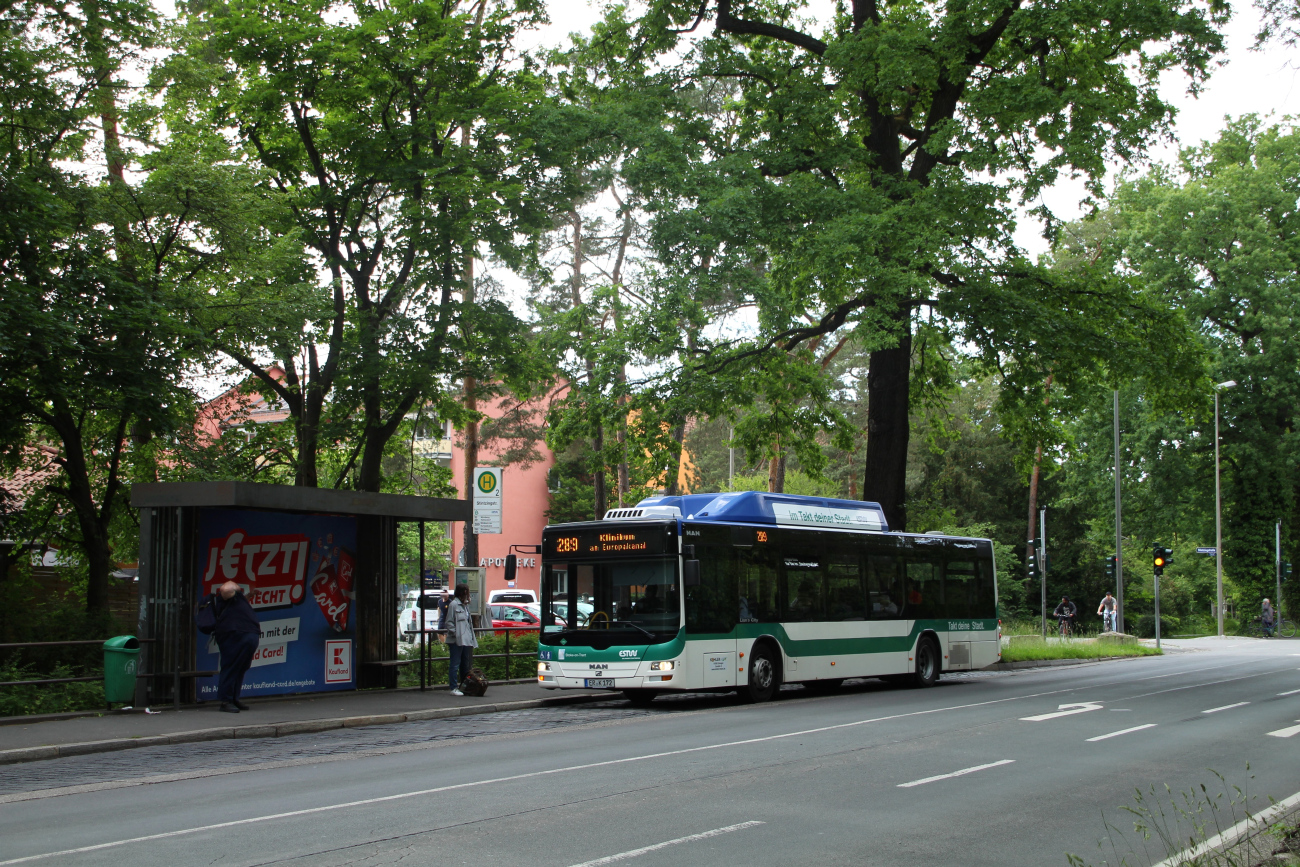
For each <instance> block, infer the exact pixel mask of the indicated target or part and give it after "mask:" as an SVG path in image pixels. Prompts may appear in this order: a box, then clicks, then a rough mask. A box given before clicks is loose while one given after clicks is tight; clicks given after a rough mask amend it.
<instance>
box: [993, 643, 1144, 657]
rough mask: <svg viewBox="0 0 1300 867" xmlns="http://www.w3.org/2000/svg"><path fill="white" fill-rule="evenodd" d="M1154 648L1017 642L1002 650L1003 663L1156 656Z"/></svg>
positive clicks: (1128, 645)
mask: <svg viewBox="0 0 1300 867" xmlns="http://www.w3.org/2000/svg"><path fill="white" fill-rule="evenodd" d="M1158 654H1159V651H1158V650H1156V649H1155V648H1154V647H1142V646H1141V645H1137V644H1113V643H1106V642H1098V641H1067V642H1059V643H1047V642H1041V641H1038V642H1034V641H1015V642H1012V643H1011V644H1009V645H1007V646H1006V647H1004V648H1002V661H1003V662H1027V661H1030V660H1037V659H1100V658H1101V657H1105V656H1156V655H1158Z"/></svg>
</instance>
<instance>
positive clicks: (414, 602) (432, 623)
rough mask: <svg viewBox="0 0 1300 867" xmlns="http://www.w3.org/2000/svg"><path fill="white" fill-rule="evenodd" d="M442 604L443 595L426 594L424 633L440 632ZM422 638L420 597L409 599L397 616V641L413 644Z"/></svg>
mask: <svg viewBox="0 0 1300 867" xmlns="http://www.w3.org/2000/svg"><path fill="white" fill-rule="evenodd" d="M441 602H442V594H441V593H432V592H430V593H425V594H424V631H425V632H426V633H430V634H432V633H434V632H437V631H438V605H439V604H440V603H441ZM419 636H420V597H418V596H416V597H415V598H413V599H408V600H407V601H406V604H405V606H404V607H403V608H402V610H401V611H400V612H399V613H398V615H397V640H398V641H399V642H400V641H405V642H407V643H408V644H412V643H414V642H415V641H416V639H417V638H419Z"/></svg>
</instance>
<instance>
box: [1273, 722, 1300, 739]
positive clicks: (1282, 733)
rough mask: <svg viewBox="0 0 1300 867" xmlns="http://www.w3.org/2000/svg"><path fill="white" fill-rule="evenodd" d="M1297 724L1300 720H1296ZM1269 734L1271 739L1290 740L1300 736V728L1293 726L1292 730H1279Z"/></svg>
mask: <svg viewBox="0 0 1300 867" xmlns="http://www.w3.org/2000/svg"><path fill="white" fill-rule="evenodd" d="M1296 722H1300V720H1296ZM1268 734H1269V737H1274V738H1289V737H1293V736H1295V735H1300V726H1291V727H1290V728H1285V729H1278V730H1277V731H1275V732H1269V733H1268Z"/></svg>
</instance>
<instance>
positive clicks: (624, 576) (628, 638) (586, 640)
mask: <svg viewBox="0 0 1300 867" xmlns="http://www.w3.org/2000/svg"><path fill="white" fill-rule="evenodd" d="M542 606H543V609H544V610H545V611H546V612H547V613H548V615H549V616H547V617H545V618H544V619H543V624H544V625H543V634H542V643H544V644H558V643H559V641H560V639H561V638H563V639H564V640H565V643H567V644H582V645H587V644H593V645H594V644H596V643H601V644H606V645H608V644H622V643H626V644H655V643H659V642H663V641H667V640H668V639H670V638H672V637H673V636H675V635H676V634H677V631H678V629H679V628H680V627H681V594H680V592H679V591H678V581H677V564H676V561H675V560H674V559H670V558H666V557H665V558H656V559H644V560H641V559H638V560H628V559H618V560H610V561H605V562H601V561H597V562H583V563H548V564H546V568H545V570H544V573H543V578H542ZM566 615H567V616H566ZM627 633H631V634H627Z"/></svg>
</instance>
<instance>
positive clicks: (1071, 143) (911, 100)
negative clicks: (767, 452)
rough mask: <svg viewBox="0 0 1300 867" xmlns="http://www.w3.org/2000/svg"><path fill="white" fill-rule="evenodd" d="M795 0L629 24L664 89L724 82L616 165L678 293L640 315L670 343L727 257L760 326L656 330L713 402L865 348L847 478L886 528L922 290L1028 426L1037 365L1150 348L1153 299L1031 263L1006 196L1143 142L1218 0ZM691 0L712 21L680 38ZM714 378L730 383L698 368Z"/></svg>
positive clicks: (704, 91) (690, 387)
mask: <svg viewBox="0 0 1300 867" xmlns="http://www.w3.org/2000/svg"><path fill="white" fill-rule="evenodd" d="M809 12H810V10H806V9H805V8H804V7H803V6H802V4H777V3H767V2H761V0H756V2H744V3H735V2H733V0H703V2H701V3H698V4H697V3H695V2H689V3H688V2H685V0H660V2H657V3H655V4H653V6H652V8H651V10H650V12H649V13H648V14H647V15H645V16H644V17H643V18H642V19H641V20H640V22H639V31H638V32H639V36H640V38H641V40H642V45H643V46H645V47H646V48H647V50H657V51H670V50H671V51H677V52H679V53H680V54H682V55H684V56H685V57H686V60H684V61H683V62H681V63H680V64H679V65H678V66H677V67H676V71H677V74H678V76H679V78H678V87H679V89H680V90H681V91H683V92H691V93H695V94H698V95H699V100H704V99H706V98H707V95H708V93H709V92H710V88H711V87H713V86H714V83H715V82H722V81H725V82H727V87H730V88H734V90H735V95H734V97H732V98H730V99H729V100H728V101H727V103H726V111H725V112H724V115H723V117H722V119H721V120H720V121H719V122H717V123H714V124H706V123H702V122H701V121H700V119H699V118H698V117H697V116H695V115H693V114H692V113H691V101H690V100H688V99H686V98H685V97H684V96H683V97H682V98H679V100H678V101H677V102H676V104H674V105H672V106H670V114H669V116H668V117H667V118H666V120H665V124H666V125H667V126H669V127H671V128H673V129H676V130H679V131H680V134H681V135H682V136H683V137H687V138H690V137H693V149H690V150H688V153H689V154H690V156H691V157H692V158H690V159H689V160H688V161H687V162H686V164H684V165H683V164H681V163H680V162H673V163H669V162H667V160H666V158H665V157H664V155H663V154H660V153H653V154H646V155H645V156H644V160H645V162H646V163H649V164H650V165H648V166H646V167H643V169H642V170H640V171H637V172H633V171H630V170H629V172H628V173H629V174H630V175H633V176H636V177H638V178H639V179H640V180H641V181H642V182H643V183H644V184H645V187H644V188H643V189H642V194H643V195H646V196H647V197H656V198H657V199H658V200H660V201H663V202H670V201H676V202H678V203H679V204H678V206H676V207H674V208H672V209H670V210H665V212H663V213H661V214H660V215H659V218H658V219H657V221H656V226H655V237H656V243H657V250H656V253H657V256H658V259H659V260H660V261H661V262H665V263H672V268H673V270H672V273H671V275H670V276H671V277H672V283H673V285H674V288H675V290H676V291H675V293H674V294H672V295H671V297H665V298H662V299H657V302H658V303H657V305H656V308H657V315H658V319H657V320H656V322H655V327H656V329H657V333H658V336H659V338H660V339H662V340H663V341H664V342H665V343H667V342H668V341H669V340H670V339H671V338H672V337H673V336H674V332H673V331H672V330H670V329H671V327H672V323H673V322H675V321H680V320H681V318H682V316H683V315H684V312H683V311H687V312H689V311H690V310H691V309H692V307H693V304H694V300H693V299H695V298H696V297H698V296H700V295H702V294H708V293H709V291H710V290H711V289H712V288H713V287H715V286H716V284H717V281H718V276H717V275H719V274H725V275H728V276H729V277H730V278H731V287H732V289H733V291H739V292H742V293H743V294H744V298H745V300H746V302H747V306H749V307H750V309H752V310H753V311H754V313H755V318H756V321H757V326H756V328H755V329H754V330H753V331H752V332H751V334H752V336H750V337H747V338H740V339H738V338H736V337H735V336H734V332H731V333H728V332H726V331H722V336H713V337H710V338H708V339H704V340H700V341H699V342H697V343H696V344H695V345H689V344H687V343H685V342H683V341H682V340H680V339H676V340H675V341H674V342H673V346H674V349H675V352H676V353H677V354H678V356H679V358H680V359H682V361H681V366H680V368H679V370H678V372H677V375H676V376H675V377H674V382H673V387H674V389H675V390H676V391H677V393H680V394H685V393H692V394H696V395H701V396H703V398H705V399H708V398H709V397H710V396H711V394H712V392H714V391H715V390H719V389H720V390H722V391H725V392H726V393H727V399H729V400H730V401H731V402H732V404H733V405H734V404H735V403H737V402H745V401H747V400H748V399H749V396H750V395H763V396H764V398H765V399H766V397H767V396H768V393H770V392H772V391H773V390H775V388H776V387H777V385H778V384H779V385H780V386H784V387H786V388H788V389H789V390H790V391H791V392H795V393H800V397H801V398H802V397H803V395H816V394H817V393H818V392H819V391H822V392H824V391H826V390H827V386H825V385H824V384H822V385H820V386H819V384H818V382H817V379H818V377H817V375H816V374H817V371H816V369H815V363H814V361H813V358H812V357H811V354H810V353H807V352H806V349H807V347H808V346H809V344H811V343H812V342H814V341H816V340H818V339H820V338H822V337H824V336H826V335H830V334H834V333H836V332H839V331H841V329H849V330H852V331H853V332H854V334H855V336H856V339H857V340H858V341H860V344H861V345H862V346H863V347H864V348H865V349H866V350H867V351H869V352H870V368H869V373H868V382H867V392H868V409H867V452H866V459H865V467H864V469H863V479H864V483H863V492H862V493H863V496H864V497H867V498H869V499H874V500H878V501H880V502H881V503H882V505H883V506H884V508H885V513H886V515H887V516H888V518H889V521H890V524H891V526H896V527H898V528H904V527H906V525H907V519H906V511H905V508H904V501H905V478H906V455H907V450H908V441H909V436H910V430H909V414H910V410H911V406H912V391H911V386H912V382H911V379H912V377H911V374H912V365H913V360H914V351H913V337H914V334H915V320H916V318H917V316H918V315H919V313H920V312H921V311H925V310H929V311H933V312H934V313H936V314H937V316H938V317H939V320H940V321H941V322H943V323H945V324H946V326H947V327H948V328H949V329H950V332H951V335H952V337H953V339H954V340H955V341H957V342H959V343H964V344H967V345H970V346H971V347H973V348H974V350H975V351H976V352H977V353H978V354H979V356H980V357H981V358H982V359H983V360H984V361H985V363H986V364H988V365H989V366H991V367H1000V368H1001V370H1002V373H1003V376H1004V383H1003V393H1002V394H1003V398H1004V400H1005V401H1008V402H1019V403H1020V404H1021V405H1022V407H1023V408H1024V411H1023V413H1022V414H1021V416H1022V417H1023V419H1025V420H1026V422H1027V423H1028V426H1029V431H1028V432H1029V434H1031V436H1032V434H1033V433H1034V429H1035V428H1041V427H1042V424H1043V422H1042V420H1043V419H1044V417H1045V416H1044V413H1043V411H1041V410H1040V409H1035V408H1034V407H1033V405H1034V404H1035V403H1037V404H1040V405H1041V401H1042V393H1041V386H1042V383H1043V382H1044V381H1045V380H1046V378H1047V376H1048V375H1049V374H1051V373H1053V372H1054V373H1055V375H1056V377H1057V385H1058V386H1059V387H1061V388H1062V389H1064V390H1067V391H1068V390H1069V389H1071V388H1072V387H1074V386H1075V385H1076V384H1078V378H1079V376H1082V375H1084V373H1083V372H1084V371H1086V372H1088V373H1091V372H1092V371H1094V370H1095V369H1096V368H1097V366H1098V364H1099V363H1100V362H1101V360H1103V359H1105V360H1108V361H1109V363H1110V366H1111V367H1112V368H1115V372H1114V375H1117V376H1120V375H1123V371H1122V369H1121V368H1122V367H1123V365H1124V364H1125V360H1126V357H1128V353H1127V352H1122V353H1119V354H1118V355H1117V354H1116V353H1115V352H1114V346H1115V344H1116V341H1117V340H1118V342H1120V343H1121V344H1137V345H1147V346H1148V347H1149V342H1147V341H1146V338H1147V336H1148V334H1146V333H1144V332H1145V331H1146V330H1147V329H1150V328H1151V327H1153V325H1154V324H1155V323H1158V322H1160V321H1161V317H1162V315H1163V312H1162V310H1161V309H1160V308H1159V307H1158V306H1155V305H1153V304H1151V303H1150V302H1149V299H1146V298H1143V297H1142V296H1141V295H1140V294H1137V293H1135V292H1134V290H1133V287H1131V286H1129V285H1127V284H1125V283H1123V282H1122V281H1115V280H1103V281H1100V282H1090V281H1084V280H1081V279H1075V278H1073V277H1072V276H1071V275H1068V274H1060V273H1054V272H1051V271H1049V270H1048V269H1046V268H1044V267H1040V266H1036V265H1034V264H1032V263H1030V262H1028V261H1027V260H1026V259H1025V258H1024V256H1023V255H1022V254H1021V252H1020V251H1019V250H1018V249H1017V248H1016V246H1015V245H1014V243H1013V242H1012V240H1011V232H1012V229H1013V227H1014V224H1015V215H1014V205H1015V203H1016V201H1021V202H1031V201H1033V200H1035V199H1036V198H1037V196H1038V192H1039V191H1040V190H1041V189H1042V188H1043V187H1044V186H1046V185H1048V184H1051V183H1052V182H1053V181H1054V180H1056V178H1057V177H1058V176H1059V175H1060V174H1061V173H1062V172H1066V173H1081V174H1083V175H1085V176H1086V177H1088V178H1089V179H1090V182H1091V183H1092V184H1093V186H1094V189H1095V187H1096V184H1097V182H1098V181H1099V179H1100V178H1101V177H1102V175H1103V174H1104V170H1105V165H1106V162H1107V161H1108V160H1131V159H1133V158H1135V157H1137V156H1138V155H1140V153H1141V151H1142V149H1143V147H1144V146H1145V145H1146V144H1147V143H1148V142H1149V141H1150V140H1151V139H1152V137H1153V135H1155V134H1158V133H1159V132H1161V131H1162V130H1166V129H1167V126H1168V121H1169V119H1170V117H1171V116H1172V109H1171V107H1170V106H1169V105H1167V104H1166V103H1165V102H1164V101H1163V100H1162V99H1161V98H1160V96H1159V94H1158V92H1157V88H1156V85H1157V79H1158V77H1159V76H1160V75H1161V74H1162V73H1163V72H1164V71H1166V70H1170V69H1181V70H1183V71H1184V72H1186V74H1187V75H1188V76H1189V77H1190V80H1191V83H1192V87H1193V89H1194V88H1195V87H1196V86H1197V85H1198V83H1199V82H1200V81H1201V80H1202V79H1203V78H1204V76H1205V75H1206V74H1207V69H1208V64H1209V62H1210V60H1211V59H1212V57H1213V55H1214V54H1215V53H1216V52H1218V51H1220V50H1221V48H1222V42H1221V39H1220V36H1219V34H1218V33H1217V31H1216V30H1215V26H1216V24H1218V23H1221V22H1222V20H1223V19H1224V17H1225V15H1226V8H1224V7H1220V6H1217V5H1211V6H1203V5H1200V4H1198V3H1196V2H1183V0H1122V2H1119V3H1115V4H1110V5H1106V6H1099V5H1097V4H1095V3H1087V2H1081V0H1068V2H1065V3H1062V4H1054V5H1053V6H1051V7H1050V8H1049V7H1043V6H1037V5H1032V4H1025V3H1023V2H1021V0H988V2H979V3H974V4H970V3H962V4H956V5H954V4H938V3H924V2H912V3H902V4H879V3H877V2H875V0H854V2H851V3H846V4H842V5H840V6H839V7H838V8H837V10H836V12H835V14H834V16H833V18H831V19H830V20H829V21H827V22H826V23H825V26H824V27H822V28H821V32H820V33H819V34H816V35H815V34H814V33H813V32H812V30H811V29H810V27H808V26H805V24H806V21H805V18H804V17H803V16H805V15H806V14H808V13H809ZM710 17H711V18H712V21H713V25H714V30H713V33H712V34H711V35H709V36H707V37H702V38H699V39H698V40H697V41H696V42H695V43H694V45H687V46H683V45H682V44H681V42H680V40H681V34H682V33H683V32H693V31H695V30H696V29H697V28H699V27H700V26H701V25H702V24H703V23H704V21H705V20H706V19H708V18H710ZM656 169H657V170H656ZM1042 215H1043V216H1044V217H1047V218H1049V224H1050V215H1048V214H1046V213H1043V214H1042ZM720 330H721V329H714V330H713V331H712V333H713V334H718V332H719V331H720ZM1117 332H1118V333H1117ZM678 333H680V329H678ZM1148 354H1149V353H1148ZM1076 370H1078V371H1080V374H1079V375H1078V376H1076V374H1075V372H1074V371H1076ZM722 377H728V378H730V380H731V381H730V383H728V384H726V385H725V386H723V385H717V386H714V387H710V386H709V385H708V384H705V383H703V382H702V380H705V379H713V380H717V379H719V378H722ZM795 379H799V380H801V381H800V382H799V383H798V385H797V386H795V385H794V384H793V382H792V380H795ZM805 385H806V388H805ZM718 402H719V403H725V402H726V400H719V401H718ZM814 403H818V399H816V398H814ZM813 414H814V415H816V413H813ZM791 418H792V420H793V414H791ZM1034 439H1036V438H1031V439H1030V441H1033V440H1034Z"/></svg>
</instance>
